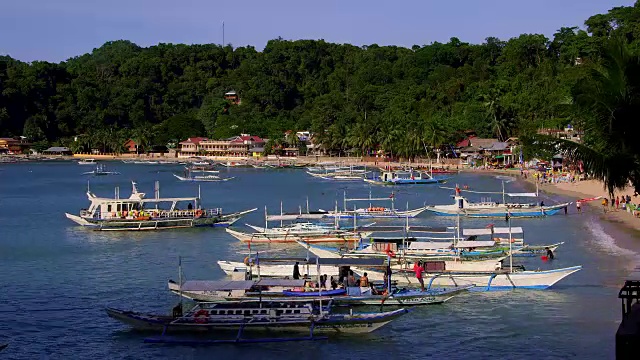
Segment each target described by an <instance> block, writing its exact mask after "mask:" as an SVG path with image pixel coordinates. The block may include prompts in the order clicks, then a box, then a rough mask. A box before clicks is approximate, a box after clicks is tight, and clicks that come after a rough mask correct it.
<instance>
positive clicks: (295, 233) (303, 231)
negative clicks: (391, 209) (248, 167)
mask: <svg viewBox="0 0 640 360" xmlns="http://www.w3.org/2000/svg"><path fill="white" fill-rule="evenodd" d="M336 207H337V205H336ZM264 217H265V225H264V227H258V226H252V225H247V226H249V227H251V228H253V229H254V230H257V232H254V233H245V232H241V231H238V230H233V229H226V231H227V233H229V234H230V235H231V236H233V237H235V238H236V239H238V240H240V241H242V242H247V243H294V242H295V241H296V240H304V241H307V242H312V243H344V242H345V241H346V242H348V241H354V242H355V241H357V240H359V239H360V238H361V237H362V236H365V237H366V236H369V235H371V232H368V231H366V229H367V226H364V227H360V228H358V226H357V224H356V219H355V218H354V224H353V227H352V228H350V229H341V228H340V227H339V222H338V218H335V219H334V221H335V223H334V226H333V227H329V226H328V225H319V224H311V223H303V224H293V225H289V226H284V223H283V222H284V221H285V217H284V214H283V213H282V203H280V217H279V218H275V219H274V218H271V217H270V216H269V215H268V214H267V208H266V207H265V209H264ZM293 218H294V219H295V218H296V217H293ZM273 220H279V221H280V227H276V228H269V221H273ZM362 230H365V231H362Z"/></svg>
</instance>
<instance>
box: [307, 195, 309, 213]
mask: <svg viewBox="0 0 640 360" xmlns="http://www.w3.org/2000/svg"><path fill="white" fill-rule="evenodd" d="M307 214H309V197H308V196H307Z"/></svg>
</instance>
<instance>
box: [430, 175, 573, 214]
mask: <svg viewBox="0 0 640 360" xmlns="http://www.w3.org/2000/svg"><path fill="white" fill-rule="evenodd" d="M455 191H456V194H455V196H454V197H453V198H454V203H453V204H451V205H431V206H427V209H426V210H427V211H430V212H432V213H434V214H436V215H445V216H456V215H462V216H469V217H501V218H504V217H506V216H515V217H541V216H548V215H554V214H557V213H558V212H560V211H561V210H563V209H566V208H567V207H568V206H569V205H571V203H561V204H556V205H548V206H545V205H544V204H543V203H514V202H506V196H509V197H535V198H537V197H538V192H537V191H536V192H535V193H506V192H504V183H503V190H502V193H497V192H481V191H469V190H460V188H458V187H456V188H455ZM461 191H467V192H473V193H479V194H502V203H498V202H495V201H491V200H485V201H482V202H477V203H474V202H470V201H469V200H468V199H467V198H466V197H463V196H461V195H460V192H461Z"/></svg>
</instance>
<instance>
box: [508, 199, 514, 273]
mask: <svg viewBox="0 0 640 360" xmlns="http://www.w3.org/2000/svg"><path fill="white" fill-rule="evenodd" d="M507 216H508V217H509V221H508V223H509V272H511V273H513V247H512V243H513V238H512V235H511V213H510V212H509V209H507Z"/></svg>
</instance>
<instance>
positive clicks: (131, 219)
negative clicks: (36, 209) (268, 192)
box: [65, 182, 257, 230]
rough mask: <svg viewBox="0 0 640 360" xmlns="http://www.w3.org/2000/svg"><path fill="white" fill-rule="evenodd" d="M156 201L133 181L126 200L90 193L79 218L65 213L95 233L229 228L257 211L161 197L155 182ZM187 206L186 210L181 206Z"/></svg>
mask: <svg viewBox="0 0 640 360" xmlns="http://www.w3.org/2000/svg"><path fill="white" fill-rule="evenodd" d="M155 193H156V194H155V195H156V196H155V198H146V197H145V195H146V194H145V193H141V192H139V191H138V189H137V186H136V183H135V182H132V191H131V195H130V196H129V198H127V199H121V198H120V197H119V191H116V197H115V198H101V197H97V196H96V195H94V194H93V193H92V192H91V191H89V190H87V198H88V199H89V201H90V202H91V204H90V205H89V208H88V209H83V210H82V211H80V215H73V214H69V213H65V215H66V217H67V218H68V219H70V220H72V221H73V222H75V223H77V224H78V225H81V226H84V227H88V228H93V229H95V230H159V229H172V228H184V227H199V226H223V227H224V226H229V225H231V224H233V223H234V222H236V221H237V220H238V219H240V218H241V217H242V216H243V215H245V214H247V213H250V212H253V211H255V210H257V209H251V210H247V211H241V212H235V213H228V214H225V213H224V212H223V211H222V209H221V208H214V209H205V208H202V207H201V205H200V197H199V196H198V197H184V198H161V197H160V193H159V185H158V183H157V182H156V192H155ZM184 203H186V204H187V205H186V208H185V209H184V210H180V209H178V204H184Z"/></svg>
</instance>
